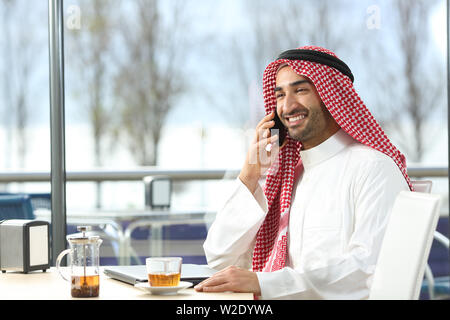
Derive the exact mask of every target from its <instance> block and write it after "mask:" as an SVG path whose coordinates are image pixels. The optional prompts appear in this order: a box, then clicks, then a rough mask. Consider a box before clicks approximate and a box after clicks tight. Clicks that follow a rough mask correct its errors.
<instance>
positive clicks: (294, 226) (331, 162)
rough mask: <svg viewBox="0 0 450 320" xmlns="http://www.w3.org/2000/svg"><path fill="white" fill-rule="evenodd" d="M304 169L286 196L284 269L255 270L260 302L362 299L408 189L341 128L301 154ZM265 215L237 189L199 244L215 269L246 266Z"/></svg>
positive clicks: (262, 202)
mask: <svg viewBox="0 0 450 320" xmlns="http://www.w3.org/2000/svg"><path fill="white" fill-rule="evenodd" d="M300 156H301V159H302V161H303V166H304V171H303V173H302V174H301V175H300V177H299V180H298V182H297V184H296V185H294V188H293V192H292V196H293V198H292V201H291V208H290V215H289V226H288V254H287V258H286V264H285V267H284V268H283V269H281V270H278V271H275V272H257V273H256V274H257V277H258V281H259V285H260V287H261V298H262V299H365V298H367V297H368V295H369V289H370V280H371V276H372V275H373V272H374V270H375V266H376V262H377V257H378V253H379V251H380V247H381V242H382V239H383V235H384V231H385V228H386V224H387V222H388V218H389V214H390V211H391V210H392V206H393V203H394V200H395V197H396V196H397V194H398V193H399V192H400V191H402V190H409V188H408V184H407V183H406V180H405V178H404V177H403V175H402V174H401V172H400V169H399V168H398V167H397V165H396V164H395V163H394V161H393V160H392V159H391V158H390V157H388V156H386V155H385V154H383V153H381V152H379V151H376V150H374V149H372V148H370V147H367V146H365V145H363V144H361V143H359V142H357V141H356V140H354V139H353V138H352V137H350V136H349V135H348V134H347V133H345V132H344V131H343V130H339V131H338V132H337V133H336V134H334V135H333V136H332V137H330V138H329V139H327V140H326V141H324V142H323V143H321V144H320V145H318V146H316V147H314V148H311V149H308V150H302V151H300ZM267 212H268V209H267V200H266V198H265V196H264V193H263V191H262V188H261V186H260V185H259V186H258V188H257V190H256V192H255V193H254V194H252V193H251V192H250V191H249V190H248V189H247V187H246V186H245V185H244V184H243V183H242V182H241V181H240V179H239V178H238V179H236V186H235V188H234V190H233V192H232V194H231V196H230V197H229V198H228V200H227V201H226V202H225V205H224V206H223V208H222V209H221V210H220V211H219V212H218V213H217V216H216V219H215V221H214V222H213V224H212V225H211V228H210V229H209V232H208V236H207V239H206V241H205V243H204V246H203V247H204V250H205V255H206V258H207V261H208V264H209V265H210V266H211V267H212V268H215V269H222V268H224V267H227V266H230V265H235V266H239V267H242V268H246V269H251V262H252V254H253V249H254V246H255V241H256V234H257V232H258V230H259V227H260V226H261V224H262V223H263V221H264V218H265V216H266V214H267Z"/></svg>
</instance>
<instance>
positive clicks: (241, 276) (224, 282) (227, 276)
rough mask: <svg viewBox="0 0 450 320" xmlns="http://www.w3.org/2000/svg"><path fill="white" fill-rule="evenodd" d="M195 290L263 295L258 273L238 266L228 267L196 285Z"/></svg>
mask: <svg viewBox="0 0 450 320" xmlns="http://www.w3.org/2000/svg"><path fill="white" fill-rule="evenodd" d="M194 288H195V290H197V291H203V292H224V291H233V292H251V293H254V294H256V295H261V288H260V287H259V281H258V277H257V276H256V273H254V272H252V271H248V270H245V269H242V268H239V267H236V266H230V267H227V268H225V269H223V270H221V271H219V272H217V273H216V274H214V275H213V276H212V277H210V278H208V279H206V280H204V281H202V282H201V283H199V284H198V285H196V286H195V287H194Z"/></svg>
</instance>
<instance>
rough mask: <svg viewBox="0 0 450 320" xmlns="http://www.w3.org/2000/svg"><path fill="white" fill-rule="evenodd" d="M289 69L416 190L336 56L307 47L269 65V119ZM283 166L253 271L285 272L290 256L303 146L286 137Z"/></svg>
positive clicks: (272, 181)
mask: <svg viewBox="0 0 450 320" xmlns="http://www.w3.org/2000/svg"><path fill="white" fill-rule="evenodd" d="M283 64H287V65H289V66H290V67H291V68H292V70H294V71H295V72H296V73H297V74H299V75H302V76H305V77H307V78H309V79H310V80H311V81H312V82H313V83H314V85H315V87H316V89H317V92H318V94H319V96H320V98H321V100H322V102H323V103H324V104H325V106H326V108H327V109H328V111H329V112H330V114H331V115H332V117H333V118H334V119H335V121H336V122H337V123H338V125H339V126H340V127H341V128H342V129H343V130H344V131H345V132H347V133H348V134H349V135H350V136H352V137H353V138H354V139H356V140H357V141H359V142H361V143H362V144H364V145H367V146H369V147H371V148H374V149H376V150H378V151H380V152H382V153H384V154H386V155H388V156H389V157H391V158H392V160H394V162H395V163H396V164H397V166H398V168H399V169H400V171H401V172H402V174H403V176H404V177H405V179H406V181H407V183H408V185H409V187H410V189H411V190H413V188H412V185H411V181H410V179H409V177H408V174H407V172H406V162H405V157H404V156H403V154H401V153H400V151H399V150H397V148H396V147H395V146H394V145H393V144H392V143H391V142H390V141H389V139H388V137H387V136H386V134H385V133H384V131H383V130H382V129H381V127H380V125H379V124H378V123H377V122H376V120H375V119H374V118H373V116H372V114H371V113H370V112H369V110H368V109H367V107H366V106H365V105H364V103H363V101H362V100H361V98H360V97H359V96H358V94H357V93H356V91H355V89H354V87H353V75H352V73H351V71H350V69H349V68H348V66H347V65H346V64H345V63H344V62H342V61H341V60H339V58H338V57H337V56H336V54H334V53H333V52H331V51H329V50H327V49H324V48H321V47H316V46H305V47H301V48H298V49H294V50H288V51H286V52H283V53H282V54H281V55H280V56H279V57H278V59H277V60H276V61H274V62H272V63H270V64H269V65H268V66H267V68H266V70H265V71H264V75H263V95H264V105H265V109H266V114H269V113H271V112H273V111H274V110H276V105H277V102H276V97H275V91H274V89H275V80H276V75H277V71H278V69H279V67H280V66H281V65H283ZM286 139H288V141H287V144H286V145H285V146H284V147H283V148H282V149H281V150H280V152H279V155H278V161H277V163H276V164H275V165H273V166H272V167H271V168H270V169H269V170H268V172H267V178H266V184H265V187H264V193H265V195H266V199H267V203H268V213H267V216H266V218H265V220H264V222H263V224H262V226H261V227H260V229H259V231H258V234H257V237H256V245H255V249H254V252H253V271H266V272H269V271H276V270H279V269H281V268H283V267H284V264H285V260H286V253H287V236H288V235H287V228H288V221H289V210H290V205H291V194H292V189H293V185H294V180H295V179H296V178H297V177H298V175H299V170H301V169H302V166H301V159H300V148H301V143H300V142H299V141H296V140H294V139H292V138H290V137H289V135H287V136H286Z"/></svg>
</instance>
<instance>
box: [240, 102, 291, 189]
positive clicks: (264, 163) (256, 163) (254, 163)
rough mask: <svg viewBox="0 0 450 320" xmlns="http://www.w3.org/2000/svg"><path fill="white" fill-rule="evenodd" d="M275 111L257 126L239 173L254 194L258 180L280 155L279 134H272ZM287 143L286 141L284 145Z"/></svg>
mask: <svg viewBox="0 0 450 320" xmlns="http://www.w3.org/2000/svg"><path fill="white" fill-rule="evenodd" d="M275 112H276V111H274V112H272V113H269V114H268V115H267V116H265V117H264V118H263V119H262V120H261V121H260V122H259V123H258V125H257V126H256V133H255V137H254V139H253V140H252V143H251V145H250V148H249V150H248V152H247V157H246V159H245V163H244V166H243V168H242V170H241V173H240V174H239V179H240V180H241V181H242V183H244V184H245V186H246V187H247V188H248V189H249V190H250V192H251V193H252V194H253V193H254V192H255V190H256V187H257V185H258V180H259V179H260V178H261V176H262V175H263V174H264V173H265V172H266V171H267V169H269V168H270V166H271V165H272V164H273V163H274V162H275V160H276V159H277V157H278V153H279V150H280V147H279V146H278V137H279V135H278V134H277V135H274V136H271V134H270V128H272V127H273V126H274V125H275V121H274V120H273V119H274V117H275ZM286 143H287V139H286V140H285V141H284V143H283V145H282V147H284V146H285V145H286ZM269 144H271V145H272V147H271V149H270V151H267V150H266V147H267V145H269Z"/></svg>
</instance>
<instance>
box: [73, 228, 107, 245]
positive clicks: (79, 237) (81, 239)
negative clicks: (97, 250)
mask: <svg viewBox="0 0 450 320" xmlns="http://www.w3.org/2000/svg"><path fill="white" fill-rule="evenodd" d="M91 229H92V228H91V226H77V230H78V231H80V232H79V233H74V234H69V235H68V236H67V237H66V238H67V241H69V242H70V243H77V244H88V243H97V242H98V241H99V240H100V237H99V236H94V235H87V234H86V232H87V231H90V230H91Z"/></svg>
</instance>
